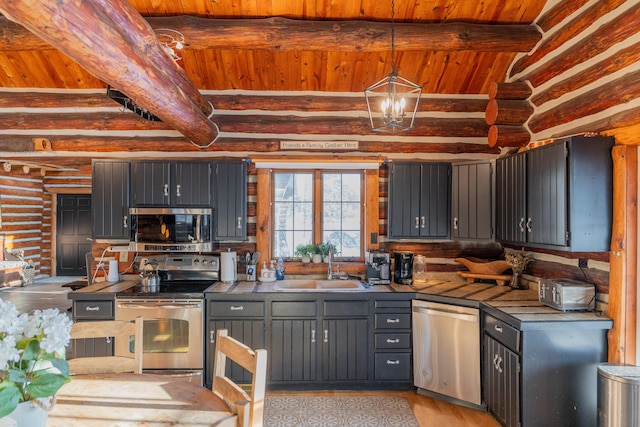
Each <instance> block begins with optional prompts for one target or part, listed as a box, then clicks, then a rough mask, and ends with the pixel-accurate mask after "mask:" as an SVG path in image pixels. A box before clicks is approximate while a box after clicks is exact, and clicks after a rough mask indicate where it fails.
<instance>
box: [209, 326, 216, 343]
mask: <svg viewBox="0 0 640 427" xmlns="http://www.w3.org/2000/svg"><path fill="white" fill-rule="evenodd" d="M209 343H210V344H215V343H216V331H214V330H213V329H212V330H211V331H210V332H209Z"/></svg>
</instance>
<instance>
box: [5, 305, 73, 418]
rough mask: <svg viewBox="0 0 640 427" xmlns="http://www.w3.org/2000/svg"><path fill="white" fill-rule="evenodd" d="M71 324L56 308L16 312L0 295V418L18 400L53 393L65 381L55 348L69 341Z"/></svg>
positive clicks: (65, 370) (66, 372)
mask: <svg viewBox="0 0 640 427" xmlns="http://www.w3.org/2000/svg"><path fill="white" fill-rule="evenodd" d="M71 325H72V321H71V319H69V317H68V316H67V315H66V314H63V313H60V312H59V311H58V309H46V310H35V311H34V312H33V314H31V315H28V314H26V313H23V314H20V313H18V310H17V309H16V307H15V305H13V304H12V303H10V302H8V301H3V300H1V299H0V418H2V417H4V416H5V415H8V414H10V413H11V412H13V411H14V409H15V408H16V407H17V406H18V404H19V403H20V402H26V401H30V400H34V399H37V398H42V397H44V398H46V397H52V396H54V395H55V394H56V392H57V391H58V390H59V389H60V387H62V386H63V385H64V384H65V383H66V382H68V381H69V379H70V377H69V364H68V363H67V361H66V360H65V359H64V357H63V355H61V354H60V353H59V352H60V351H62V350H63V349H64V348H65V347H66V346H67V345H68V344H69V340H70V335H69V334H70V332H71Z"/></svg>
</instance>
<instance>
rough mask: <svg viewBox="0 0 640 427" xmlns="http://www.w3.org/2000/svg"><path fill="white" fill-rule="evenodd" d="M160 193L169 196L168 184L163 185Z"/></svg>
mask: <svg viewBox="0 0 640 427" xmlns="http://www.w3.org/2000/svg"><path fill="white" fill-rule="evenodd" d="M162 194H164V197H169V184H165V185H164V187H163V190H162Z"/></svg>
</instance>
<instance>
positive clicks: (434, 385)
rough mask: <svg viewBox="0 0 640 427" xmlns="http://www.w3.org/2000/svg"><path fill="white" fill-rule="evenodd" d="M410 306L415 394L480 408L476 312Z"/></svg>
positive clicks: (417, 303) (432, 305)
mask: <svg viewBox="0 0 640 427" xmlns="http://www.w3.org/2000/svg"><path fill="white" fill-rule="evenodd" d="M412 305H413V369H414V373H413V383H414V385H415V386H416V387H418V392H419V393H421V394H425V395H430V396H434V397H438V398H441V399H443V400H447V401H450V402H454V403H459V404H462V405H465V406H470V407H476V408H481V407H482V397H481V385H480V310H478V309H477V308H469V307H461V306H457V305H450V304H440V303H434V302H429V301H419V300H414V301H413V304H412Z"/></svg>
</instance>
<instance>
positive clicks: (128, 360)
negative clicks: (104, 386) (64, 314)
mask: <svg viewBox="0 0 640 427" xmlns="http://www.w3.org/2000/svg"><path fill="white" fill-rule="evenodd" d="M143 325H144V322H143V319H142V317H137V318H136V319H135V321H134V322H127V321H124V320H103V321H90V322H76V323H74V324H73V326H72V327H71V334H70V335H71V339H88V338H94V339H95V338H105V339H107V338H111V337H113V339H114V340H125V341H127V342H128V341H129V338H130V337H133V338H134V352H133V355H132V356H128V355H117V356H98V357H75V358H73V359H70V360H69V370H70V372H71V373H72V374H97V373H120V372H135V373H137V374H141V373H142V351H143V350H142V345H143V341H142V336H143V335H142V334H143V328H144V326H143Z"/></svg>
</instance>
